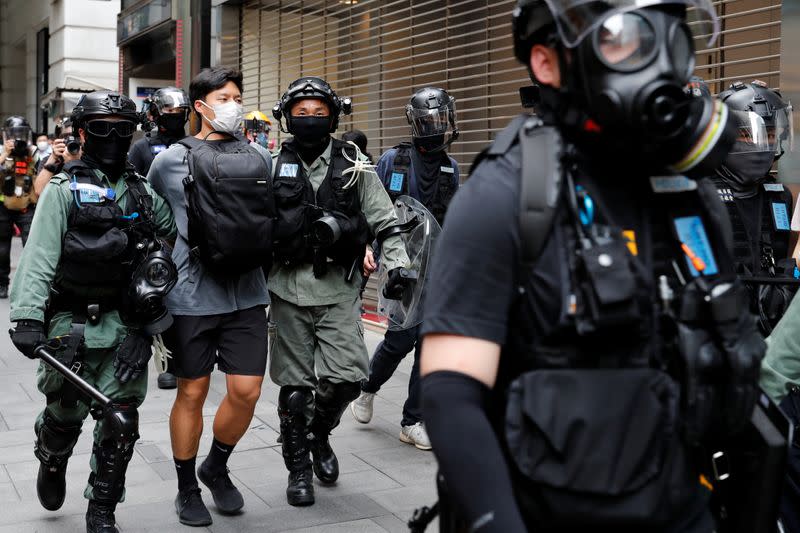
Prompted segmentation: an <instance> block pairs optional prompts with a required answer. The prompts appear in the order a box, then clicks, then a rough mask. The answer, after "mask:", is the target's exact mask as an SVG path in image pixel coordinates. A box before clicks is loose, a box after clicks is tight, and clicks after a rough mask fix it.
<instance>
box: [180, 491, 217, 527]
mask: <svg viewBox="0 0 800 533" xmlns="http://www.w3.org/2000/svg"><path fill="white" fill-rule="evenodd" d="M175 512H177V513H178V522H180V523H181V524H183V525H185V526H195V527H200V526H210V525H211V513H209V512H208V509H206V504H204V503H203V498H201V497H200V488H199V487H194V488H192V489H188V490H184V491H181V492H178V495H177V496H176V497H175Z"/></svg>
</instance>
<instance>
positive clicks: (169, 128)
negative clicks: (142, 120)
mask: <svg viewBox="0 0 800 533" xmlns="http://www.w3.org/2000/svg"><path fill="white" fill-rule="evenodd" d="M215 112H216V111H215ZM217 118H219V115H217ZM157 122H158V125H159V126H160V127H161V128H163V129H164V131H166V132H167V133H169V134H172V135H174V136H176V137H179V136H182V135H183V134H184V133H185V132H184V128H183V126H184V124H186V115H184V114H183V113H166V114H163V115H160V116H159V117H158V119H157Z"/></svg>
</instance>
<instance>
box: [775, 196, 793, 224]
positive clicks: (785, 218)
mask: <svg viewBox="0 0 800 533" xmlns="http://www.w3.org/2000/svg"><path fill="white" fill-rule="evenodd" d="M772 218H773V219H774V220H775V229H776V230H778V231H789V229H790V228H791V226H790V225H789V212H788V211H787V210H786V204H782V203H779V202H773V204H772Z"/></svg>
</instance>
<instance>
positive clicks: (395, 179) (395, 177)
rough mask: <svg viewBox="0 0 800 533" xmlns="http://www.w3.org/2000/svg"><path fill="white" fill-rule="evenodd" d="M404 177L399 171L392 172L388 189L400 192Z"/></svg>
mask: <svg viewBox="0 0 800 533" xmlns="http://www.w3.org/2000/svg"><path fill="white" fill-rule="evenodd" d="M405 177H406V176H405V174H403V173H401V172H392V181H390V182H389V190H390V191H392V192H402V191H403V180H404V179H405Z"/></svg>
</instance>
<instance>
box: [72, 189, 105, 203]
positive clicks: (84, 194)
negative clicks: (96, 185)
mask: <svg viewBox="0 0 800 533" xmlns="http://www.w3.org/2000/svg"><path fill="white" fill-rule="evenodd" d="M78 196H79V197H80V199H81V203H85V204H99V203H100V202H101V201H102V199H101V198H100V193H99V192H97V191H94V190H92V189H83V188H81V189H78Z"/></svg>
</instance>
